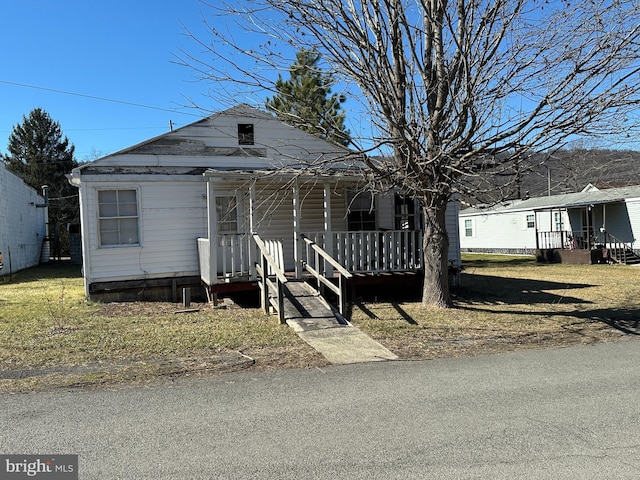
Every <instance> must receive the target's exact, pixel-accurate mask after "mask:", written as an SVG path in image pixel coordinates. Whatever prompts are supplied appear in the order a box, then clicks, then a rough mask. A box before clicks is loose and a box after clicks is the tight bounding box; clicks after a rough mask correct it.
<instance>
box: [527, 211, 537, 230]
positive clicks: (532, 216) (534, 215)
mask: <svg viewBox="0 0 640 480" xmlns="http://www.w3.org/2000/svg"><path fill="white" fill-rule="evenodd" d="M529 218H533V220H532V225H529ZM524 228H525V230H533V229H534V228H536V214H535V213H527V214H526V215H525V216H524Z"/></svg>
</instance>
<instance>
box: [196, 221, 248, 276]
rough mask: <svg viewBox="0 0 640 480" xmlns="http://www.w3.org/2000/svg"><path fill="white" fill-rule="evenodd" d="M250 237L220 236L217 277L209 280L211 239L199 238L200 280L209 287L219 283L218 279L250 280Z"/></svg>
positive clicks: (236, 234)
mask: <svg viewBox="0 0 640 480" xmlns="http://www.w3.org/2000/svg"><path fill="white" fill-rule="evenodd" d="M249 238H250V236H249V235H247V234H243V233H232V234H223V235H218V245H217V246H218V249H217V251H218V252H221V254H219V255H218V258H217V262H216V263H217V268H216V270H217V272H216V274H217V277H216V278H209V264H210V261H211V259H210V258H209V239H208V238H198V239H197V240H198V259H199V265H200V278H201V279H202V281H203V282H205V283H206V284H207V285H214V284H216V283H218V278H222V279H224V280H226V281H231V280H242V279H244V280H249V278H250V277H251V262H252V258H251V256H252V250H251V249H250V246H249Z"/></svg>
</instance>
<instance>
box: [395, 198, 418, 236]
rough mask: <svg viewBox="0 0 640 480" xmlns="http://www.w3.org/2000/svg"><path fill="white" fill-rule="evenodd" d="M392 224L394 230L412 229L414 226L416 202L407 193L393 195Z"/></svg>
mask: <svg viewBox="0 0 640 480" xmlns="http://www.w3.org/2000/svg"><path fill="white" fill-rule="evenodd" d="M394 207H395V212H394V213H395V215H394V220H395V221H394V224H395V229H396V230H413V229H415V228H416V202H415V201H414V200H413V198H411V197H409V196H407V195H400V194H398V193H396V194H395V195H394Z"/></svg>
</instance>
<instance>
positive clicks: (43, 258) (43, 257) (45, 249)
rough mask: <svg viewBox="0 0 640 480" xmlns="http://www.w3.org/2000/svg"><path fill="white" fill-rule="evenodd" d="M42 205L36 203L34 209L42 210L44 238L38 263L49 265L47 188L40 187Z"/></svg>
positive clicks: (45, 186)
mask: <svg viewBox="0 0 640 480" xmlns="http://www.w3.org/2000/svg"><path fill="white" fill-rule="evenodd" d="M42 196H43V197H44V202H43V203H37V204H36V208H44V238H43V239H42V250H41V251H40V263H49V259H50V257H51V244H50V241H49V186H48V185H43V186H42Z"/></svg>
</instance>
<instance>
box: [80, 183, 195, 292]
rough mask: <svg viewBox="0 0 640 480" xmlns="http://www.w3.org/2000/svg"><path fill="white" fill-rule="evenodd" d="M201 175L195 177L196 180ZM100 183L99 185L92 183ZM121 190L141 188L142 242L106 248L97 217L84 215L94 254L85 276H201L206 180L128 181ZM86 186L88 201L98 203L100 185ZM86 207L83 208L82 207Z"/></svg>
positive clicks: (99, 279)
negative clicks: (200, 244) (200, 239)
mask: <svg viewBox="0 0 640 480" xmlns="http://www.w3.org/2000/svg"><path fill="white" fill-rule="evenodd" d="M194 180H196V181H194ZM93 186H94V187H95V186H96V185H95V184H94V185H93ZM110 186H113V187H119V188H116V189H124V190H130V189H135V190H136V192H137V201H138V208H139V218H140V232H139V237H140V238H139V240H140V244H139V245H132V246H128V248H101V247H100V246H99V245H100V244H99V230H98V217H97V215H91V214H90V212H89V211H87V212H86V214H83V222H84V227H83V232H85V237H86V238H84V239H83V248H86V250H87V252H86V254H88V255H89V256H90V260H89V262H87V264H86V266H85V275H86V276H87V279H88V280H89V283H91V282H103V281H111V280H132V279H139V278H160V277H170V276H182V275H198V274H199V267H198V251H197V244H196V238H198V237H206V236H207V211H206V183H205V181H204V179H200V178H198V179H193V177H185V181H156V182H142V183H140V184H139V185H137V186H134V185H133V184H132V183H130V182H127V184H122V186H118V185H115V184H110ZM99 189H101V188H86V189H85V190H83V193H86V197H84V198H82V202H83V205H87V204H90V203H92V204H93V205H96V209H97V205H98V198H97V197H98V190H99ZM83 210H84V209H83Z"/></svg>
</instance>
